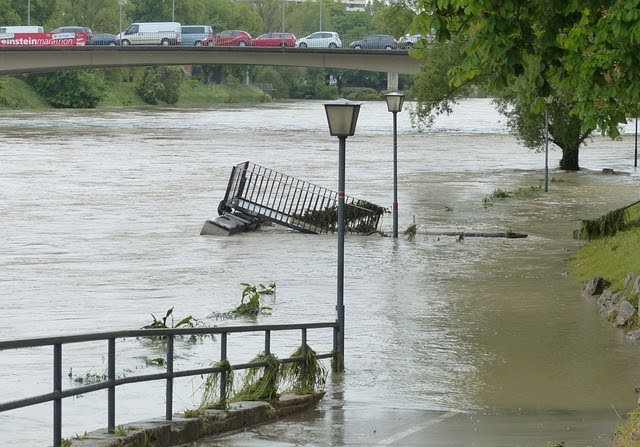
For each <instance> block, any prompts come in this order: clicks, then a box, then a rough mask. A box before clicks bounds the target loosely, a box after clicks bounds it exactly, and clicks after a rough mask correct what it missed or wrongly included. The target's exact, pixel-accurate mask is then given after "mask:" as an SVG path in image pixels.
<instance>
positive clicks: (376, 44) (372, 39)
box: [349, 34, 398, 50]
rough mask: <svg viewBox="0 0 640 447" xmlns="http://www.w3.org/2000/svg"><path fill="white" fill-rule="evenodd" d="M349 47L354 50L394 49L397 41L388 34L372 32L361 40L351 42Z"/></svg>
mask: <svg viewBox="0 0 640 447" xmlns="http://www.w3.org/2000/svg"><path fill="white" fill-rule="evenodd" d="M349 48H354V49H356V50H360V49H367V50H396V49H398V42H396V40H395V39H394V38H393V37H391V36H390V35H388V34H373V35H371V36H368V37H365V38H364V39H362V40H356V41H354V42H351V43H350V44H349Z"/></svg>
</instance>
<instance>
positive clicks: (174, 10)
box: [171, 0, 176, 22]
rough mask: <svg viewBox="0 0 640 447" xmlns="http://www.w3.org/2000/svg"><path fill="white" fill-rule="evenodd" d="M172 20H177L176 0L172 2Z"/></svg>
mask: <svg viewBox="0 0 640 447" xmlns="http://www.w3.org/2000/svg"><path fill="white" fill-rule="evenodd" d="M171 21H172V22H175V21H176V0H173V2H172V4H171Z"/></svg>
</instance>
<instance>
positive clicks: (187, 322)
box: [142, 307, 198, 329]
mask: <svg viewBox="0 0 640 447" xmlns="http://www.w3.org/2000/svg"><path fill="white" fill-rule="evenodd" d="M151 317H153V321H152V322H151V323H149V324H147V325H146V326H142V329H177V328H180V327H194V325H195V323H196V322H197V321H198V320H196V319H195V318H193V317H192V316H191V315H189V316H188V317H184V318H183V319H182V320H180V321H178V322H177V323H175V322H174V320H173V307H172V308H171V309H169V310H167V313H166V314H165V316H164V317H162V320H159V319H157V318H156V316H155V315H153V314H151ZM169 317H171V323H170V324H167V320H168V319H169Z"/></svg>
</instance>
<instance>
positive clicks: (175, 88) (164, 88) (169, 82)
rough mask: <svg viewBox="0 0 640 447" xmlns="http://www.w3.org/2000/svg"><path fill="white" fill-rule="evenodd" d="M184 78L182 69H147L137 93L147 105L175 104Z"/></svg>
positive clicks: (138, 85) (137, 87)
mask: <svg viewBox="0 0 640 447" xmlns="http://www.w3.org/2000/svg"><path fill="white" fill-rule="evenodd" d="M184 77H185V75H184V71H183V70H182V68H181V67H147V68H146V69H145V71H144V73H143V74H142V77H141V79H140V81H139V82H138V84H137V86H136V92H137V93H138V95H140V97H141V98H142V99H143V100H144V101H145V102H146V103H147V104H159V103H166V104H175V103H177V102H178V99H179V95H180V86H181V85H182V82H183V81H184Z"/></svg>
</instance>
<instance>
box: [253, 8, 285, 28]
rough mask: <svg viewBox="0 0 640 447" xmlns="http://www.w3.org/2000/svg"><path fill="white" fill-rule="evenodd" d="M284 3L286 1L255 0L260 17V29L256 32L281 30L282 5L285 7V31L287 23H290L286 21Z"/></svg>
mask: <svg viewBox="0 0 640 447" xmlns="http://www.w3.org/2000/svg"><path fill="white" fill-rule="evenodd" d="M285 5H286V2H282V1H280V0H256V2H255V7H256V10H257V12H258V15H259V16H260V18H261V19H262V29H261V30H259V31H258V33H266V32H274V31H278V30H282V18H283V11H282V8H283V7H284V8H285V11H284V18H285V24H284V27H285V31H286V28H287V25H290V23H288V22H286V10H287V8H286V7H285Z"/></svg>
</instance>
